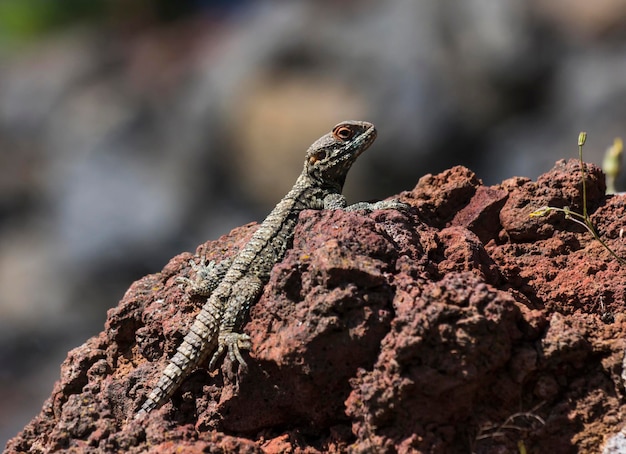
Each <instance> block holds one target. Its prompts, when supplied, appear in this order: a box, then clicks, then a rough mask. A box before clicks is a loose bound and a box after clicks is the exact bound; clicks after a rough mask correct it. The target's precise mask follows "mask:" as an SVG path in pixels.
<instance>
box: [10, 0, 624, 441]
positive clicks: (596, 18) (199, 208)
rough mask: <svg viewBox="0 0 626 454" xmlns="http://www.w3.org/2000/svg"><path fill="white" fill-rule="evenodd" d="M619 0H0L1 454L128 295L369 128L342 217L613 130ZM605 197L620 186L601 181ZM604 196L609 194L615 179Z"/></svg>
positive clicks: (540, 161)
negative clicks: (339, 128) (458, 171)
mask: <svg viewBox="0 0 626 454" xmlns="http://www.w3.org/2000/svg"><path fill="white" fill-rule="evenodd" d="M624 19H626V8H625V7H624V5H623V3H622V2H620V1H618V0H602V1H599V2H593V6H591V4H590V3H588V2H584V1H580V0H577V1H574V2H572V1H568V2H566V1H556V2H555V1H554V0H533V1H530V2H523V1H521V0H504V1H500V2H487V1H485V0H450V1H448V2H438V1H434V0H433V1H423V2H414V1H411V0H389V1H386V2H382V3H381V2H377V1H373V0H369V1H360V2H356V1H349V0H347V1H342V2H331V1H311V0H309V1H301V2H272V1H259V2H251V1H243V0H242V1H234V0H230V1H209V0H205V1H182V2H168V1H166V0H141V1H137V2H133V6H132V7H131V6H129V4H128V3H127V2H121V1H115V0H93V1H91V2H76V1H72V0H58V1H56V2H48V1H45V0H0V400H1V401H2V406H0V446H4V443H5V442H6V440H7V439H8V438H9V437H12V436H14V435H15V434H16V433H17V432H18V430H19V429H20V428H21V427H23V426H24V425H25V424H26V422H27V421H28V420H30V419H31V418H32V417H33V416H34V415H35V414H36V413H37V411H38V410H39V408H40V406H41V404H42V402H43V399H44V398H45V397H46V396H47V395H48V394H49V392H50V389H51V388H52V384H53V382H54V381H55V380H56V378H57V377H58V373H59V372H58V371H59V369H58V368H59V364H60V363H61V361H62V360H63V359H64V358H65V355H66V352H67V350H68V349H70V348H72V347H74V346H77V345H79V344H81V343H82V342H83V341H84V340H85V339H86V338H88V337H89V336H91V335H94V334H96V333H97V332H99V331H100V330H101V329H102V323H103V321H104V319H105V313H106V311H107V309H108V308H110V307H113V306H115V304H116V302H117V300H118V299H119V298H120V297H121V296H122V294H123V293H124V291H125V289H126V288H127V287H128V285H129V284H130V283H131V282H132V281H133V280H135V279H137V278H139V277H140V276H142V275H144V274H147V273H151V272H157V271H159V270H160V269H161V267H162V266H163V265H164V264H165V263H166V262H167V261H168V259H169V258H170V257H172V256H173V255H175V254H177V253H179V252H181V251H183V250H194V248H195V246H196V245H197V244H200V243H202V242H203V241H205V240H206V239H209V238H216V237H218V236H219V235H221V234H224V233H227V232H228V231H229V230H230V229H231V228H233V227H235V226H237V225H241V224H243V223H246V222H250V221H253V220H256V221H259V220H262V218H263V216H264V215H265V214H266V213H267V212H268V211H269V210H270V209H271V208H272V207H273V206H274V204H275V203H276V202H277V201H278V200H279V199H280V198H281V197H282V196H283V195H284V193H285V192H286V191H287V190H288V189H289V188H290V187H291V185H292V184H293V182H294V180H295V178H296V176H297V175H298V174H299V172H300V170H301V166H302V162H303V157H304V152H305V150H306V148H307V147H308V146H309V145H310V143H312V141H313V140H315V139H317V138H318V137H319V136H321V135H322V134H324V133H326V132H328V131H329V130H330V128H331V127H332V126H333V125H334V124H336V123H337V122H339V121H341V120H344V119H364V120H368V121H372V122H374V123H375V124H376V125H377V126H378V129H379V139H378V140H377V142H376V144H375V145H374V146H373V148H372V149H371V150H369V151H368V152H367V153H366V154H365V155H364V156H363V157H361V158H360V160H359V162H358V163H357V165H355V167H354V169H353V171H352V172H351V175H350V177H349V179H348V183H347V186H346V194H347V196H348V199H349V201H351V202H354V201H357V200H362V199H379V198H384V197H386V196H389V195H392V194H395V193H397V192H400V191H401V190H404V189H410V188H412V187H413V186H414V185H415V183H416V182H417V180H418V178H419V177H420V176H421V175H423V174H424V173H429V172H430V173H432V172H439V171H441V170H443V169H445V168H447V167H450V166H452V165H455V164H463V165H466V166H468V167H470V168H472V169H473V170H474V171H475V172H476V173H477V174H478V175H479V177H481V178H482V179H483V180H484V181H485V182H486V183H487V184H495V183H497V182H499V181H500V180H502V179H505V178H508V177H510V176H513V175H523V176H529V177H532V178H534V177H536V176H537V175H539V174H540V173H542V172H545V171H546V170H548V169H549V168H551V166H552V164H553V162H554V161H556V160H557V159H560V158H568V157H574V156H576V153H577V149H576V142H577V137H578V132H579V131H580V130H586V131H587V132H588V133H589V140H588V142H587V146H586V148H585V158H586V160H588V161H593V162H596V163H599V162H601V159H602V154H603V152H604V150H605V148H606V147H607V146H609V145H610V144H611V143H612V142H613V138H614V137H615V136H622V137H623V136H626V134H625V131H626V121H625V119H626V102H625V101H626V78H624V76H623V75H624V73H625V72H626V21H624ZM622 188H623V184H622ZM618 189H619V182H618Z"/></svg>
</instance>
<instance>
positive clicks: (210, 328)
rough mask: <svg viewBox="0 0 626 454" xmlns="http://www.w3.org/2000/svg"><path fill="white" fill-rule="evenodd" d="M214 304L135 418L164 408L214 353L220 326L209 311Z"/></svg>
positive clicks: (202, 315) (201, 315)
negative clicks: (196, 368) (188, 378)
mask: <svg viewBox="0 0 626 454" xmlns="http://www.w3.org/2000/svg"><path fill="white" fill-rule="evenodd" d="M211 303H212V302H211V301H210V300H209V301H208V302H207V304H205V306H204V307H203V308H202V310H201V311H200V313H199V314H198V315H197V316H196V319H195V320H194V322H193V325H191V329H190V331H189V333H187V335H186V336H185V338H184V339H183V342H182V343H181V344H180V345H179V347H178V349H177V351H176V354H175V355H174V356H173V357H172V359H171V360H170V362H169V364H168V365H167V367H166V368H165V370H164V371H163V373H162V374H161V377H160V378H159V381H158V382H157V384H156V386H155V387H154V389H153V390H152V391H151V392H150V394H149V395H148V398H147V399H146V401H145V402H144V403H143V405H142V406H141V408H140V409H139V411H138V412H137V414H136V415H135V419H139V418H141V417H143V416H144V415H146V414H147V413H149V412H151V411H152V410H154V409H156V408H159V407H160V406H161V405H163V403H164V402H165V401H166V400H168V399H169V398H170V397H171V395H172V394H173V393H174V391H175V390H176V389H177V388H178V385H179V384H180V383H181V382H182V381H183V379H185V378H186V377H187V376H188V375H189V374H190V373H191V372H192V371H193V370H194V369H195V367H196V366H198V364H200V363H201V362H202V361H203V360H204V359H205V358H207V356H208V355H209V354H211V353H212V352H213V350H215V346H216V344H217V332H218V330H219V326H218V323H217V319H216V317H214V316H213V315H212V312H213V311H211V310H210V306H209V305H211ZM207 306H209V307H207Z"/></svg>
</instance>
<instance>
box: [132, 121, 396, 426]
mask: <svg viewBox="0 0 626 454" xmlns="http://www.w3.org/2000/svg"><path fill="white" fill-rule="evenodd" d="M376 136H377V131H376V128H375V126H374V125H373V124H372V123H368V122H365V121H344V122H342V123H339V124H338V125H336V126H335V127H334V128H333V129H332V131H331V132H330V133H328V134H326V135H324V136H322V137H320V138H319V139H318V140H317V141H315V142H314V143H313V144H312V145H311V146H310V147H309V149H308V150H307V152H306V158H305V161H304V168H303V170H302V173H301V174H300V176H299V177H298V178H297V180H296V182H295V184H294V186H293V188H292V189H291V190H290V191H289V192H288V193H287V195H285V197H283V199H282V200H281V201H280V202H279V203H278V204H277V205H276V207H275V208H274V209H273V210H272V211H271V212H270V214H269V215H268V216H267V217H266V218H265V220H264V221H263V222H262V223H261V224H260V226H259V227H258V229H257V230H256V231H255V232H254V233H253V234H252V237H251V238H250V240H249V241H248V243H246V244H245V246H243V248H242V249H241V250H240V251H239V252H238V253H237V254H236V255H235V257H234V258H233V259H231V260H223V261H221V262H220V263H219V264H217V265H216V264H215V263H214V262H210V263H208V264H206V263H205V259H204V257H201V259H200V264H199V265H196V264H195V262H194V261H193V260H192V261H191V262H190V264H191V267H192V269H193V270H194V271H195V272H196V275H195V280H191V279H188V278H178V281H179V282H181V283H183V284H185V285H186V286H187V293H188V294H197V295H201V296H204V297H206V298H207V299H206V303H205V304H204V305H203V307H202V309H201V310H200V312H199V313H198V315H197V316H196V318H195V320H194V322H193V324H192V326H191V328H190V330H189V332H188V334H187V335H186V336H185V337H184V339H183V341H182V343H181V344H180V345H179V347H178V348H177V351H176V353H175V354H174V356H173V357H172V358H171V359H170V361H169V363H168V365H167V366H166V367H165V369H164V370H163V372H162V374H161V376H160V378H159V380H158V381H157V384H156V386H155V387H154V388H153V389H152V391H151V392H150V394H149V395H148V397H147V399H146V400H145V401H144V403H143V405H142V406H141V407H140V409H139V411H138V412H137V413H136V414H135V419H139V418H141V417H143V416H145V415H146V414H147V413H149V412H150V411H152V410H154V409H156V408H158V407H160V406H161V405H163V403H164V402H166V401H167V400H168V399H169V398H170V397H171V396H172V394H173V393H174V392H175V391H176V389H177V388H178V387H179V386H180V384H181V382H182V381H183V380H184V379H185V378H186V377H187V376H188V375H189V374H190V373H191V372H192V371H193V370H194V369H195V368H196V367H197V366H198V365H200V364H201V363H203V362H204V361H205V360H206V359H207V358H208V357H209V356H211V359H210V361H209V364H208V369H209V370H213V368H214V367H215V366H216V365H217V363H218V361H219V359H220V358H221V357H222V355H224V354H225V353H226V352H227V354H228V356H229V358H230V360H231V363H232V365H233V367H234V366H235V365H236V364H237V363H238V364H239V367H241V368H242V370H245V368H246V362H245V361H244V359H243V357H242V356H241V350H248V349H250V347H251V342H250V337H249V336H248V335H247V334H245V333H243V332H241V329H242V326H243V323H244V321H245V319H246V317H247V315H248V312H249V310H250V308H251V307H252V305H253V304H255V303H256V301H257V300H258V299H259V297H260V295H261V293H262V291H263V287H264V286H265V284H266V283H267V282H268V280H269V277H270V273H271V270H272V268H273V267H274V265H275V264H276V263H278V262H280V261H281V260H282V258H283V257H284V255H285V253H286V251H287V250H288V249H289V248H290V247H291V245H292V241H293V236H294V230H295V226H296V223H297V221H298V216H299V214H300V212H301V211H303V210H307V209H313V210H321V209H331V210H332V209H335V210H336V209H341V210H346V211H354V210H368V211H371V210H376V209H398V208H404V207H405V206H406V205H405V204H403V203H401V202H398V201H396V200H389V201H379V202H375V203H368V202H359V203H356V204H353V205H349V206H348V205H347V202H346V199H345V197H344V196H343V195H342V189H343V185H344V182H345V180H346V176H347V174H348V171H349V170H350V167H351V166H352V164H353V163H354V162H355V161H356V159H357V158H358V157H359V155H360V154H361V153H363V152H364V151H365V150H366V149H367V148H369V146H370V145H371V144H372V143H373V142H374V140H375V139H376Z"/></svg>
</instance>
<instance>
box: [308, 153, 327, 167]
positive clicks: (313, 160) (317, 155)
mask: <svg viewBox="0 0 626 454" xmlns="http://www.w3.org/2000/svg"><path fill="white" fill-rule="evenodd" d="M323 159H326V150H317V151H316V152H315V153H313V154H312V155H311V156H310V157H309V164H311V165H312V164H315V163H316V162H318V161H321V160H323Z"/></svg>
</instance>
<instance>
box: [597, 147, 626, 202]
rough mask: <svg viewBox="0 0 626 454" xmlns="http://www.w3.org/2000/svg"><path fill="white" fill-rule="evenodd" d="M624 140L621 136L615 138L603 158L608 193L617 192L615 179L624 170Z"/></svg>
mask: <svg viewBox="0 0 626 454" xmlns="http://www.w3.org/2000/svg"><path fill="white" fill-rule="evenodd" d="M623 152H624V142H622V139H620V138H619V137H617V138H615V140H613V145H611V146H610V147H609V148H607V149H606V152H605V153H604V159H603V160H602V171H603V172H604V174H605V175H606V193H607V194H615V193H616V192H617V190H616V189H615V180H617V177H618V176H619V174H620V173H621V171H622V154H623Z"/></svg>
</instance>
